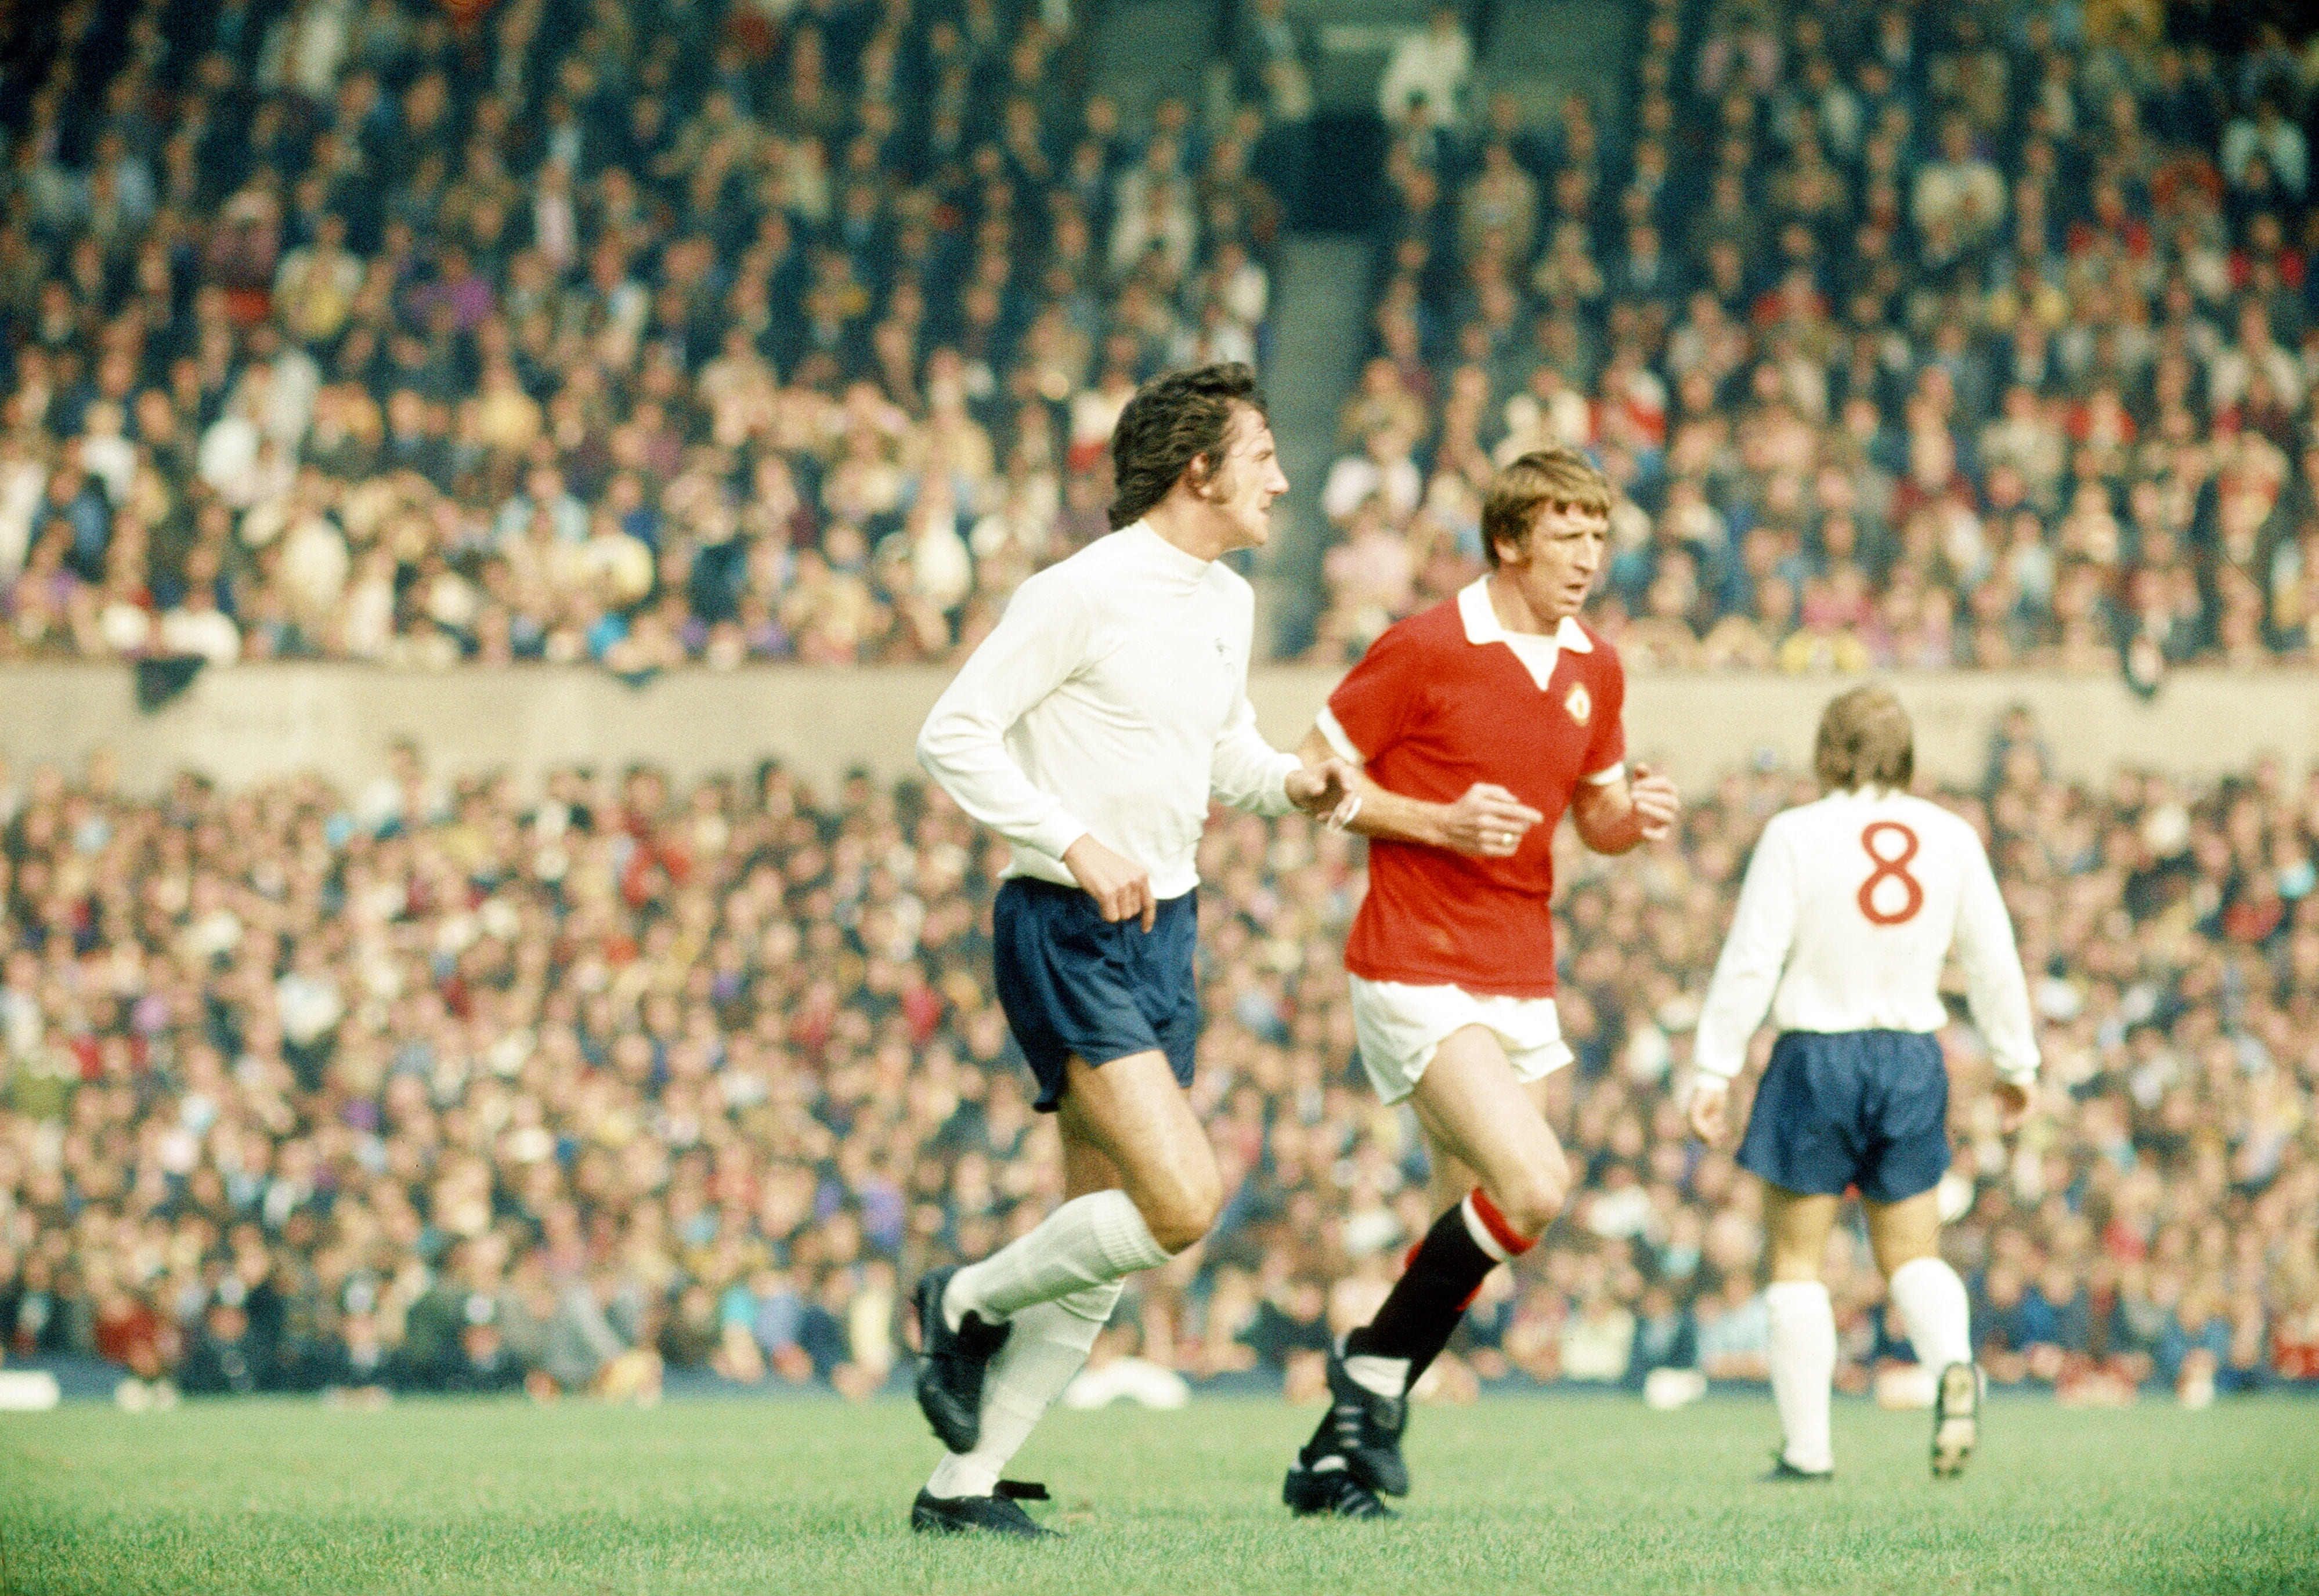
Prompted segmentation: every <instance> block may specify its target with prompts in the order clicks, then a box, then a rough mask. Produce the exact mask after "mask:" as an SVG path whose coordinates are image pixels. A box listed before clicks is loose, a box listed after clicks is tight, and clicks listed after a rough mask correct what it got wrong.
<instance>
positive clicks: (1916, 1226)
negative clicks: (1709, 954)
mask: <svg viewBox="0 0 2319 1596" xmlns="http://www.w3.org/2000/svg"><path fill="white" fill-rule="evenodd" d="M1812 764H1813V770H1814V772H1815V774H1817V775H1818V778H1819V783H1820V788H1821V790H1822V793H1823V795H1824V796H1823V797H1821V798H1819V800H1818V802H1816V803H1809V804H1805V805H1802V806H1800V807H1797V808H1793V809H1789V810H1787V811H1785V812H1784V813H1782V814H1780V815H1776V816H1773V818H1772V822H1771V824H1770V825H1767V826H1765V827H1764V835H1763V838H1762V840H1761V841H1759V842H1758V843H1756V845H1755V855H1754V857H1753V858H1752V859H1751V860H1750V861H1748V865H1747V876H1746V881H1745V883H1744V884H1743V885H1742V886H1741V888H1740V890H1739V904H1738V907H1737V911H1736V912H1735V913H1734V915H1733V917H1732V923H1731V932H1730V935H1729V937H1728V939H1727V940H1726V942H1724V945H1723V956H1722V958H1721V959H1720V960H1718V961H1717V963H1716V967H1715V976H1714V978H1713V980H1712V981H1711V982H1710V984H1709V986H1708V991H1707V1001H1706V1005H1705V1006H1704V1007H1703V1009H1702V1010H1701V1014H1700V1018H1699V1035H1698V1042H1697V1048H1696V1051H1695V1062H1696V1063H1697V1066H1698V1076H1697V1078H1696V1081H1695V1083H1694V1084H1693V1086H1692V1096H1691V1104H1690V1111H1691V1123H1692V1129H1693V1130H1695V1131H1696V1132H1698V1133H1699V1135H1700V1136H1701V1139H1702V1140H1704V1141H1708V1142H1710V1144H1712V1143H1714V1142H1717V1141H1720V1140H1721V1139H1722V1138H1723V1136H1724V1133H1725V1131H1726V1128H1727V1126H1726V1118H1727V1114H1726V1108H1727V1102H1728V1094H1729V1089H1730V1085H1731V1080H1732V1078H1734V1077H1735V1076H1737V1074H1738V1073H1739V1070H1740V1068H1741V1066H1742V1065H1743V1064H1744V1063H1745V1062H1746V1055H1747V1043H1748V1041H1749V1039H1750V1038H1751V1037H1752V1036H1753V1035H1754V1034H1755V1028H1756V1026H1757V1025H1759V1024H1761V1023H1763V1020H1764V1012H1765V1010H1766V1009H1768V1010H1769V1011H1770V1012H1771V1016H1772V1021H1773V1025H1774V1026H1775V1027H1776V1028H1777V1029H1778V1031H1779V1033H1780V1034H1779V1040H1778V1041H1777V1042H1776V1043H1775V1044H1774V1045H1773V1049H1772V1058H1771V1062H1770V1064H1769V1065H1768V1066H1767V1067H1766V1068H1765V1069H1764V1079H1763V1082H1762V1084H1761V1085H1760V1086H1759V1087H1757V1088H1756V1091H1755V1107H1754V1110H1753V1112H1751V1113H1750V1114H1749V1115H1748V1119H1747V1133H1746V1137H1745V1138H1744V1139H1743V1141H1741V1143H1740V1148H1739V1163H1740V1165H1741V1167H1742V1168H1746V1169H1747V1170H1748V1171H1749V1172H1750V1173H1752V1174H1754V1175H1755V1176H1756V1177H1759V1178H1761V1179H1762V1180H1763V1181H1764V1222H1765V1228H1766V1230H1767V1231H1769V1233H1770V1238H1771V1247H1772V1284H1771V1285H1770V1287H1769V1288H1768V1289H1767V1290H1766V1291H1765V1293H1764V1297H1765V1301H1766V1303H1767V1305H1768V1306H1769V1308H1770V1310H1771V1320H1772V1329H1771V1348H1770V1351H1771V1365H1772V1398H1773V1403H1774V1404H1775V1405H1776V1406H1777V1408H1778V1410H1779V1414H1780V1425H1781V1429H1782V1433H1783V1440H1782V1446H1781V1448H1780V1451H1779V1453H1778V1456H1777V1457H1776V1459H1775V1461H1774V1463H1773V1468H1772V1472H1771V1473H1770V1474H1768V1475H1766V1476H1765V1478H1766V1479H1769V1480H1774V1481H1814V1480H1825V1479H1827V1478H1828V1477H1829V1476H1830V1475H1831V1474H1832V1473H1833V1471H1834V1468H1835V1459H1834V1455H1833V1451H1832V1448H1831V1446H1830V1441H1829V1436H1828V1387H1829V1384H1830V1382H1831V1380H1832V1379H1833V1377H1834V1375H1835V1372H1836V1321H1835V1316H1834V1314H1833V1312H1831V1310H1830V1308H1829V1305H1828V1296H1827V1287H1826V1286H1825V1285H1822V1284H1821V1283H1820V1278H1819V1271H1820V1260H1821V1258H1822V1257H1823V1256H1824V1255H1825V1254H1826V1252H1827V1238H1828V1232H1829V1231H1830V1230H1831V1229H1833V1228H1834V1225H1835V1222H1836V1212H1837V1209H1838V1207H1839V1206H1840V1205H1841V1204H1842V1203H1843V1201H1844V1196H1845V1192H1846V1191H1847V1190H1849V1189H1852V1188H1854V1187H1857V1188H1858V1190H1859V1193H1860V1196H1861V1201H1862V1204H1863V1206H1864V1208H1865V1209H1866V1212H1867V1218H1868V1237H1869V1243H1870V1245H1871V1247H1872V1249H1874V1251H1875V1255H1876V1265H1877V1267H1878V1268H1879V1269H1880V1270H1881V1271H1882V1273H1883V1275H1884V1277H1885V1279H1886V1280H1887V1281H1888V1282H1889V1283H1890V1289H1891V1293H1892V1301H1893V1304H1894V1306H1896V1307H1898V1308H1899V1311H1900V1316H1901V1318H1902V1320H1903V1321H1905V1322H1906V1324H1907V1326H1908V1340H1909V1343H1910V1344H1911V1345H1912V1346H1913V1347H1914V1348H1916V1352H1917V1360H1918V1362H1920V1363H1921V1364H1923V1365H1925V1366H1927V1367H1929V1368H1931V1369H1933V1370H1934V1371H1935V1373H1936V1385H1935V1402H1934V1417H1933V1473H1934V1474H1935V1475H1936V1476H1940V1477H1947V1476H1951V1475H1954V1474H1957V1473H1959V1472H1960V1471H1962V1469H1963V1466H1964V1461H1965V1458H1966V1456H1968V1455H1969V1454H1970V1453H1971V1452H1972V1447H1973V1445H1974V1443H1975V1441H1976V1440H1977V1439H1978V1438H1979V1429H1980V1394H1981V1393H1980V1380H1979V1375H1978V1374H1977V1372H1976V1370H1975V1369H1974V1367H1973V1362H1972V1333H1971V1324H1970V1313H1969V1310H1968V1307H1967V1303H1966V1301H1965V1290H1964V1283H1963V1281H1962V1280H1960V1279H1958V1277H1957V1274H1956V1271H1955V1270H1954V1269H1953V1268H1951V1267H1949V1265H1948V1264H1947V1263H1946V1262H1945V1261H1944V1260H1943V1259H1942V1258H1941V1256H1940V1212H1939V1207H1938V1198H1937V1195H1936V1187H1937V1186H1938V1185H1939V1183H1940V1178H1941V1177H1942V1176H1943V1175H1944V1174H1945V1173H1946V1172H1947V1169H1948V1167H1949V1141H1948V1123H1947V1122H1948V1101H1949V1080H1948V1072H1947V1069H1946V1068H1945V1065H1944V1064H1943V1062H1942V1058H1941V1049H1940V1043H1939V1042H1938V1041H1936V1039H1935V1032H1938V1031H1939V1030H1940V1028H1941V1027H1942V1026H1943V1025H1944V1024H1945V1023H1947V1020H1948V1011H1947V1008H1946V1006H1945V1005H1944V1004H1943V1002H1942V1000H1941V993H1940V978H1941V966H1942V964H1943V962H1944V961H1945V960H1946V958H1947V956H1948V953H1949V950H1950V948H1951V947H1952V946H1954V948H1955V950H1956V952H1957V956H1958V960H1959V962H1960V963H1961V964H1962V965H1963V969H1964V976H1965V987H1966V997H1967V1000H1968V1001H1969V1003H1970V1004H1971V1005H1972V1017H1973V1020H1974V1023H1976V1024H1978V1025H1979V1026H1980V1028H1981V1032H1982V1034H1983V1035H1984V1036H1985V1037H1986V1038H1987V1039H1988V1042H1989V1048H1990V1053H1991V1055H1992V1056H1993V1057H1994V1059H1995V1060H1996V1066H1997V1074H1998V1084H1997V1088H1996V1089H1997V1096H1998V1103H1999V1114H2000V1118H2001V1121H2002V1123H2003V1125H2004V1128H2005V1129H2006V1130H2007V1131H2008V1132H2011V1131H2014V1130H2017V1129H2018V1128H2019V1126H2020V1123H2021V1121H2022V1118H2023V1117H2024V1115H2025V1114H2026V1113H2027V1111H2028V1105H2029V1088H2030V1087H2032V1086H2033V1085H2034V1084H2035V1080H2036V1077H2037V1041H2036V1035H2035V1028H2034V1025H2033V1023H2032V1021H2031V1018H2030V1013H2029V993H2028V986H2027V983H2026V981H2025V980H2024V979H2023V978H2022V973H2021V959H2020V955H2019V953H2018V952H2017V951H2016V950H2015V947H2014V942H2013V927H2012V924H2011V923H2010V922H2009V921H2008V919H2007V917H2006V913H2005V900H2004V899H2003V898H2002V897H1999V894H1998V890H1997V879H1996V877H1995V876H1994V875H1993V874H1992V873H1991V872H1990V868H1989V856H1988V855H1987V854H1986V853H1985V852H1982V849H1981V837H1980V835H1979V834H1977V833H1976V832H1975V831H1974V830H1973V829H1972V826H1971V825H1968V824H1966V823H1965V822H1964V821H1963V820H1962V819H1960V818H1959V817H1958V816H1954V815H1952V814H1950V813H1949V812H1948V811H1947V810H1946V809H1944V808H1942V807H1940V806H1939V805H1937V804H1934V803H1931V802H1928V801H1926V799H1924V798H1915V797H1912V796H1910V794H1909V792H1908V783H1909V780H1910V779H1911V778H1912V777H1913V775H1914V774H1915V770H1916V744H1915V736H1914V733H1913V731H1912V729H1911V728H1910V726H1909V724H1908V711H1907V710H1906V709H1904V708H1901V706H1900V701H1899V699H1897V698H1895V697H1893V695H1892V693H1891V692H1890V690H1888V689H1885V688H1882V687H1878V686H1867V687H1856V688H1854V689H1853V690H1850V691H1849V692H1846V693H1844V694H1842V695H1840V696H1839V697H1837V698H1836V700H1835V701H1834V702H1832V703H1830V704H1829V705H1828V707H1827V711H1826V713H1824V714H1823V715H1822V716H1821V717H1820V723H1819V736H1818V746H1817V748H1816V750H1815V752H1814V754H1813V759H1812Z"/></svg>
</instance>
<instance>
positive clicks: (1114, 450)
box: [1111, 360, 1264, 532]
mask: <svg viewBox="0 0 2319 1596" xmlns="http://www.w3.org/2000/svg"><path fill="white" fill-rule="evenodd" d="M1235 404H1244V405H1246V406H1248V408H1249V409H1250V410H1254V411H1255V412H1256V413H1257V414H1258V415H1259V416H1261V415H1262V414H1264V395H1263V394H1262V393H1260V392H1258V391H1257V386H1256V374H1255V373H1254V372H1253V371H1250V369H1249V368H1248V366H1247V365H1246V364H1245V363H1244V362H1241V361H1238V360H1228V361H1223V362H1221V363H1220V364H1218V365H1202V366H1196V367H1194V368H1193V369H1192V370H1190V371H1178V372H1170V373H1169V374H1167V375H1166V376H1164V377H1160V378H1158V379H1157V380H1155V381H1153V382H1150V383H1145V384H1144V385H1143V386H1142V387H1141V388H1139V389H1137V390H1136V391H1135V397H1134V398H1132V399H1131V400H1129V401H1127V408H1126V409H1125V410H1122V411H1120V412H1119V424H1118V425H1117V426H1116V427H1114V428H1112V431H1111V468H1112V482H1113V484H1114V497H1113V499H1112V501H1111V527H1112V530H1113V531H1114V532H1115V531H1117V530H1118V529H1119V528H1120V527H1126V526H1132V525H1133V524H1134V523H1135V522H1137V521H1140V520H1141V519H1142V518H1143V517H1144V516H1145V515H1146V514H1147V513H1149V512H1150V509H1151V508H1152V507H1153V506H1154V505H1156V504H1158V503H1159V502H1160V500H1162V499H1165V498H1166V497H1168V491H1169V489H1170V488H1173V487H1174V486H1175V485H1176V483H1177V481H1178V479H1179V478H1180V477H1182V476H1183V474H1184V473H1185V471H1186V470H1187V469H1188V468H1189V467H1190V465H1191V464H1192V462H1193V461H1195V460H1196V459H1198V458H1200V457H1201V456H1202V455H1205V456H1207V461H1208V474H1209V475H1210V476H1214V474H1215V473H1216V472H1217V470H1218V469H1219V468H1221V467H1222V466H1223V454H1224V440H1225V439H1226V438H1228V437H1231V436H1232V406H1234V405H1235Z"/></svg>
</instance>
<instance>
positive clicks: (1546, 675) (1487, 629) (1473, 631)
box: [1457, 576, 1594, 692]
mask: <svg viewBox="0 0 2319 1596" xmlns="http://www.w3.org/2000/svg"><path fill="white" fill-rule="evenodd" d="M1457 618H1458V619H1460V620H1462V621H1464V622H1465V623H1466V642H1468V643H1477V644H1478V643H1502V644H1504V645H1506V646H1507V647H1508V648H1511V649H1512V650H1513V651H1514V657H1515V658H1516V659H1518V660H1520V662H1521V663H1522V668H1523V669H1524V670H1526V671H1528V672H1529V678H1530V680H1531V681H1535V682H1537V683H1538V691H1540V692H1544V691H1545V690H1546V688H1547V684H1548V682H1550V681H1553V680H1554V666H1555V662H1556V661H1557V659H1558V658H1559V657H1560V656H1561V654H1562V651H1563V650H1564V649H1568V650H1569V651H1570V652H1571V653H1573V654H1593V652H1594V640H1593V638H1592V637H1589V636H1587V635H1586V628H1585V627H1582V626H1580V625H1579V624H1578V620H1577V618H1576V617H1575V616H1568V615H1566V616H1564V617H1563V618H1562V621H1561V624H1560V625H1558V626H1557V627H1555V628H1554V630H1553V631H1552V632H1550V633H1547V632H1509V631H1507V630H1506V628H1505V623H1504V622H1502V621H1501V620H1500V619H1498V612H1497V610H1496V609H1494V608H1493V606H1492V605H1491V603H1490V579H1489V578H1488V577H1486V576H1484V577H1479V578H1476V579H1475V581H1474V582H1470V583H1468V584H1467V585H1466V587H1465V588H1463V589H1461V590H1460V591H1458V594H1457Z"/></svg>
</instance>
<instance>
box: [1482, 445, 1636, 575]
mask: <svg viewBox="0 0 2319 1596" xmlns="http://www.w3.org/2000/svg"><path fill="white" fill-rule="evenodd" d="M1549 507H1551V508H1553V509H1576V510H1584V512H1586V513H1587V514H1589V515H1598V516H1607V515H1609V514H1610V513H1611V479H1610V478H1609V477H1607V476H1604V475H1603V474H1602V472H1600V471H1599V470H1597V469H1596V468H1595V465H1594V463H1593V461H1591V460H1589V459H1587V457H1586V456H1585V455H1582V454H1580V453H1579V452H1578V451H1577V450H1576V449H1574V448H1571V447H1569V446H1567V445H1564V444H1557V445H1555V446H1553V447H1551V448H1545V449H1533V450H1531V451H1530V452H1529V454H1527V455H1523V456H1521V458H1520V459H1519V460H1516V461H1515V462H1514V463H1513V464H1511V465H1509V466H1507V467H1506V468H1505V469H1504V470H1503V471H1501V472H1500V473H1498V474H1497V475H1495V476H1493V477H1492V478H1491V479H1490V488H1489V491H1488V492H1486V493H1484V495H1483V496H1482V552H1483V553H1484V554H1485V555H1488V556H1489V560H1490V564H1492V565H1495V564H1497V563H1498V545H1499V544H1500V543H1501V542H1504V543H1510V544H1511V545H1512V546H1514V547H1516V548H1523V547H1526V546H1528V545H1529V534H1530V527H1531V526H1532V525H1533V524H1534V523H1535V522H1536V521H1537V520H1538V511H1540V510H1542V509H1548V508H1549Z"/></svg>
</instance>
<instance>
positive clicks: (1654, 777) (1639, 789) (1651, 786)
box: [1627, 764, 1683, 843]
mask: <svg viewBox="0 0 2319 1596" xmlns="http://www.w3.org/2000/svg"><path fill="white" fill-rule="evenodd" d="M1627 797H1628V800H1629V802H1630V803H1632V804H1633V805H1634V806H1635V823H1636V827H1637V829H1638V830H1639V831H1640V832H1641V833H1642V834H1643V841H1645V842H1647V843H1656V842H1657V841H1659V840H1660V839H1661V838H1662V837H1664V836H1665V835H1666V834H1668V833H1669V832H1671V831H1673V830H1674V819H1675V816H1677V815H1680V814H1681V813H1683V795H1682V794H1681V793H1679V792H1677V791H1676V790H1675V787H1674V782H1673V781H1670V780H1667V779H1666V778H1665V776H1662V775H1660V774H1659V773H1658V772H1657V771H1654V770H1652V769H1651V767H1650V766H1648V765H1642V764H1638V765H1637V766H1636V767H1635V774H1634V778H1633V780H1629V782H1628V783H1627Z"/></svg>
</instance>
